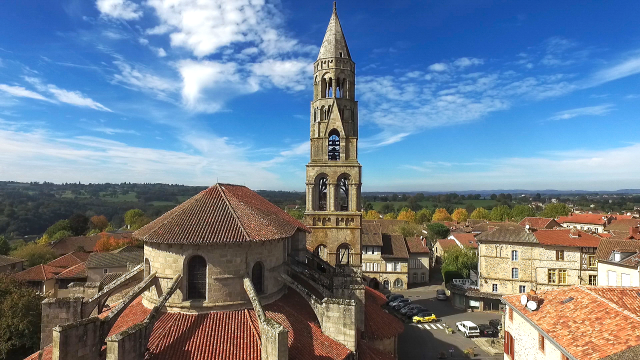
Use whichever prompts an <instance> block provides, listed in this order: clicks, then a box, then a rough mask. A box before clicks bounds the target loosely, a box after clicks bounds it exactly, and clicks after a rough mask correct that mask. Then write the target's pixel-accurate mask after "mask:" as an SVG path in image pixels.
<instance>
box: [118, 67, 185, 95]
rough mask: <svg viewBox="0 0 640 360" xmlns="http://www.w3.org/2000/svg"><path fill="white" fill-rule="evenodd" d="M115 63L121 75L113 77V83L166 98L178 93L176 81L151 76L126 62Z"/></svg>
mask: <svg viewBox="0 0 640 360" xmlns="http://www.w3.org/2000/svg"><path fill="white" fill-rule="evenodd" d="M113 63H114V64H115V65H116V66H117V67H118V68H119V69H120V74H115V75H114V76H113V82H114V83H118V84H121V85H123V86H125V87H127V88H130V89H133V90H139V91H148V92H152V93H155V94H156V95H158V96H159V97H162V98H164V97H166V96H167V95H168V94H169V93H172V92H174V91H176V88H177V87H178V84H177V82H176V81H173V80H169V79H164V78H161V77H159V76H156V75H153V74H150V73H148V72H147V70H145V69H143V68H134V67H133V66H132V65H130V64H129V63H127V62H125V61H122V60H118V61H114V62H113Z"/></svg>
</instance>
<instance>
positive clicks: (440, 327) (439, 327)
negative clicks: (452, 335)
mask: <svg viewBox="0 0 640 360" xmlns="http://www.w3.org/2000/svg"><path fill="white" fill-rule="evenodd" d="M436 326H437V327H438V329H444V328H443V327H442V325H440V324H437V325H436Z"/></svg>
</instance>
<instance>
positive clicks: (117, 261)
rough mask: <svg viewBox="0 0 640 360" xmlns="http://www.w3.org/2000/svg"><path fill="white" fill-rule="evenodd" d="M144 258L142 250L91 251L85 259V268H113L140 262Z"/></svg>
mask: <svg viewBox="0 0 640 360" xmlns="http://www.w3.org/2000/svg"><path fill="white" fill-rule="evenodd" d="M143 260H144V251H143V250H142V249H138V251H137V252H120V253H115V252H103V253H92V254H91V255H90V256H89V259H88V260H87V268H88V269H92V268H115V267H125V266H127V265H128V264H129V265H138V264H141V263H142V261H143Z"/></svg>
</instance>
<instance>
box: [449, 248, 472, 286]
mask: <svg viewBox="0 0 640 360" xmlns="http://www.w3.org/2000/svg"><path fill="white" fill-rule="evenodd" d="M477 267H478V255H476V252H475V250H474V249H471V248H469V247H464V248H460V247H458V246H455V247H452V248H450V249H448V250H447V251H446V252H445V253H444V256H443V257H442V268H441V270H442V276H443V278H444V279H445V281H446V282H450V281H451V280H452V279H451V276H447V274H456V273H457V274H460V275H461V276H462V277H463V278H465V279H468V278H469V272H470V270H472V269H476V268H477Z"/></svg>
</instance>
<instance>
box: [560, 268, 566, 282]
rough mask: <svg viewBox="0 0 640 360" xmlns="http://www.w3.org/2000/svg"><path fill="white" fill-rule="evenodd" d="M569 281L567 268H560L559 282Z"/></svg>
mask: <svg viewBox="0 0 640 360" xmlns="http://www.w3.org/2000/svg"><path fill="white" fill-rule="evenodd" d="M566 283H567V270H558V284H566Z"/></svg>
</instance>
